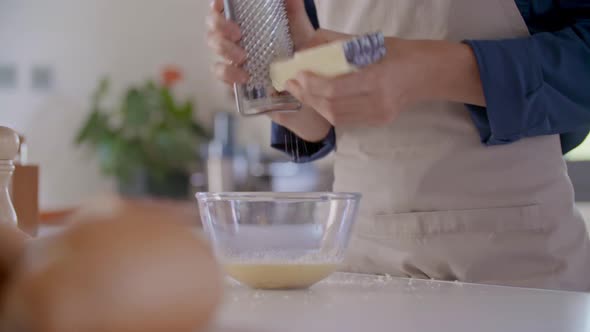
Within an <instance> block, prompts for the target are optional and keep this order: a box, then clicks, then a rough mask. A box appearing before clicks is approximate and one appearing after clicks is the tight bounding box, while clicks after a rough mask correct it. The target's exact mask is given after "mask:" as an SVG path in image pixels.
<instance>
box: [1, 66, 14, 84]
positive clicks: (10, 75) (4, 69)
mask: <svg viewBox="0 0 590 332" xmlns="http://www.w3.org/2000/svg"><path fill="white" fill-rule="evenodd" d="M16 86H17V74H16V65H14V64H8V63H0V89H16Z"/></svg>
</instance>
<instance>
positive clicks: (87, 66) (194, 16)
mask: <svg viewBox="0 0 590 332" xmlns="http://www.w3.org/2000/svg"><path fill="white" fill-rule="evenodd" d="M208 6H209V1H208V0H165V1H164V0H51V1H47V0H0V63H14V64H16V65H17V67H18V71H19V79H20V84H19V87H18V88H17V89H16V90H6V89H4V90H2V89H0V124H2V125H8V126H11V127H14V128H15V129H17V130H19V131H21V132H23V133H24V134H25V135H26V136H27V137H28V139H29V141H30V154H29V159H30V160H31V161H33V162H36V163H40V164H41V169H42V174H41V205H42V207H43V208H61V207H67V206H70V205H73V204H76V203H77V202H79V200H80V199H82V198H84V197H87V196H88V195H91V194H93V193H95V192H98V191H102V190H108V189H110V188H111V183H110V181H106V180H105V179H104V178H101V176H100V175H99V172H98V170H97V167H96V166H95V165H96V162H95V161H94V160H92V159H88V156H87V155H85V154H84V153H83V152H82V151H80V150H78V149H75V148H74V147H73V146H72V139H73V136H74V133H75V131H76V129H77V128H78V127H79V125H80V123H81V121H82V120H83V119H84V117H85V115H86V112H87V104H88V96H89V95H90V93H91V91H92V89H94V87H95V85H96V82H97V79H98V77H99V76H101V75H103V74H109V75H110V76H111V77H112V79H113V81H114V82H115V83H116V85H115V88H116V89H117V88H118V91H121V90H120V89H121V88H122V87H123V86H124V85H126V84H128V83H130V82H136V81H141V80H143V79H144V78H147V77H149V76H153V75H157V74H158V71H159V69H160V68H161V67H162V66H163V65H165V64H168V63H172V64H178V65H180V66H182V68H184V69H185V70H186V75H187V79H188V81H187V82H186V83H184V84H183V85H182V86H180V87H179V88H180V91H179V93H180V94H181V95H184V96H186V95H188V94H194V96H195V97H196V101H197V103H198V106H199V108H200V112H201V114H202V116H203V118H204V119H205V120H209V119H210V114H211V112H212V111H215V110H221V109H223V110H233V104H232V101H231V100H230V99H229V98H227V96H226V95H225V90H223V89H222V88H221V86H220V84H218V83H216V82H215V81H214V80H213V79H212V77H211V74H210V71H209V69H208V68H209V64H210V60H211V57H210V54H209V53H208V51H207V48H206V47H205V42H204V17H205V15H206V11H207V10H208ZM37 64H48V65H50V66H51V67H52V68H53V69H54V71H55V77H56V82H55V83H56V84H55V87H54V90H53V91H52V92H50V93H35V92H34V91H31V89H30V80H29V77H28V76H29V72H30V69H31V67H32V66H34V65H37ZM268 125H269V124H268V121H267V120H266V119H258V120H248V121H247V122H245V123H242V124H241V127H242V129H243V130H242V139H243V140H249V141H255V142H260V143H261V144H264V145H266V144H267V141H268V130H267V128H268Z"/></svg>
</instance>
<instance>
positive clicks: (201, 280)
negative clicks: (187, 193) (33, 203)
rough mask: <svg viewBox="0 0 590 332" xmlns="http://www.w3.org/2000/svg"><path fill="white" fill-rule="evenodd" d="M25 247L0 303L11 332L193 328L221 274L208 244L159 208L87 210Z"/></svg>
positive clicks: (211, 303)
mask: <svg viewBox="0 0 590 332" xmlns="http://www.w3.org/2000/svg"><path fill="white" fill-rule="evenodd" d="M80 218H81V219H78V220H75V223H74V224H73V225H72V226H70V228H69V229H67V230H66V231H64V232H63V233H60V234H58V235H56V236H53V237H49V238H46V239H42V240H38V241H35V243H34V245H32V246H30V248H29V249H28V250H27V255H26V256H25V259H24V263H23V265H22V266H21V268H20V270H19V272H18V274H17V278H15V282H14V283H13V284H12V285H11V288H10V290H9V293H8V296H9V297H8V299H7V301H6V305H5V306H4V311H3V313H4V316H3V318H4V320H5V321H6V322H9V323H8V325H7V326H8V327H9V328H12V329H13V330H14V331H19V329H22V330H25V331H30V332H85V331H97V332H165V331H166V332H168V331H170V332H171V331H175V332H185V331H186V332H196V331H200V330H201V329H204V328H206V327H207V326H208V324H209V323H210V322H211V320H212V319H213V318H214V316H215V313H216V310H217V308H218V306H219V304H220V301H221V296H222V287H223V282H222V281H223V279H222V276H221V272H220V268H219V266H218V265H217V262H216V261H215V259H214V257H213V255H212V253H211V251H210V249H209V247H208V246H207V245H206V242H205V241H204V240H203V239H201V238H200V237H199V236H198V235H197V234H196V232H194V231H193V230H191V228H189V227H187V226H186V225H181V224H180V223H176V222H173V221H169V220H167V219H168V217H167V214H166V213H165V212H164V211H161V210H158V209H150V208H138V206H134V205H126V204H124V205H122V206H120V207H119V208H118V210H117V212H116V213H111V214H108V215H104V214H103V215H100V214H98V215H93V214H85V215H84V217H83V218H82V217H80Z"/></svg>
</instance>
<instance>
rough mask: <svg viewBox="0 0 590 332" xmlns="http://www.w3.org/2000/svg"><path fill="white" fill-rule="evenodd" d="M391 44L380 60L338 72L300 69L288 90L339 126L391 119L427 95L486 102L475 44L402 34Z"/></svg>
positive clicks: (471, 101)
mask: <svg viewBox="0 0 590 332" xmlns="http://www.w3.org/2000/svg"><path fill="white" fill-rule="evenodd" d="M386 44H387V49H388V54H387V56H386V58H385V59H383V60H382V61H381V62H380V63H378V64H374V65H371V66H368V67H366V68H364V69H362V70H359V71H358V72H355V73H351V74H347V75H342V76H339V77H336V78H326V77H321V76H319V75H315V74H313V73H309V72H307V73H300V74H299V75H298V77H297V78H296V79H295V80H291V81H289V82H288V83H287V90H288V91H289V92H290V93H291V94H293V95H294V96H295V97H296V98H297V99H299V100H301V101H302V102H303V103H304V104H305V105H308V106H309V107H312V108H313V109H315V110H316V111H317V112H318V113H319V114H321V115H322V116H323V117H324V118H326V119H327V120H328V121H329V122H330V123H331V124H332V125H334V126H338V127H340V126H363V125H369V126H379V125H385V124H388V123H391V122H392V121H394V120H395V119H396V117H397V116H398V115H399V114H400V113H401V112H402V111H403V110H405V109H407V108H409V107H410V106H412V105H414V104H416V103H419V102H423V101H431V100H447V101H455V102H463V103H472V104H476V105H483V104H485V100H484V97H483V91H482V87H481V82H480V78H479V71H478V68H477V63H476V61H475V57H474V55H473V54H472V51H471V48H470V47H469V46H467V45H463V44H459V43H451V42H446V41H408V40H402V39H398V38H387V40H386Z"/></svg>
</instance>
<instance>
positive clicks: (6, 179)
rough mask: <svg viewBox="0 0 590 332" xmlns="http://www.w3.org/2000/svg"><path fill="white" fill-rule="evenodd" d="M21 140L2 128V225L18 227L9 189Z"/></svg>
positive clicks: (0, 174) (0, 206)
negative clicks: (7, 224) (8, 224)
mask: <svg viewBox="0 0 590 332" xmlns="http://www.w3.org/2000/svg"><path fill="white" fill-rule="evenodd" d="M19 145H20V142H19V138H18V135H17V134H16V132H14V130H12V129H10V128H7V127H2V126H0V223H10V224H13V225H15V226H16V225H17V219H16V212H14V206H13V205H12V201H11V199H10V193H9V191H8V187H9V185H10V180H11V178H12V173H13V172H14V159H15V158H16V156H17V154H18V149H19Z"/></svg>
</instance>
